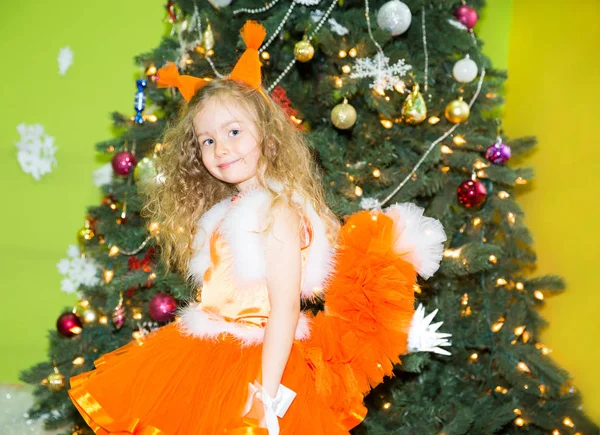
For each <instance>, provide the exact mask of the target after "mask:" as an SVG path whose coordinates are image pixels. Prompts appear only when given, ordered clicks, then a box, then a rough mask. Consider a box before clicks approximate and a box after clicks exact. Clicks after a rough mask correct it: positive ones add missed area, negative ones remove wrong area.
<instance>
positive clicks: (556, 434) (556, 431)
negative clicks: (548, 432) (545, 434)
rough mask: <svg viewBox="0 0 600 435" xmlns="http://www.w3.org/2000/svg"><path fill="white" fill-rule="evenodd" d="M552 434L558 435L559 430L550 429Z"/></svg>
mask: <svg viewBox="0 0 600 435" xmlns="http://www.w3.org/2000/svg"><path fill="white" fill-rule="evenodd" d="M552 435H560V431H559V430H558V429H554V430H553V431H552Z"/></svg>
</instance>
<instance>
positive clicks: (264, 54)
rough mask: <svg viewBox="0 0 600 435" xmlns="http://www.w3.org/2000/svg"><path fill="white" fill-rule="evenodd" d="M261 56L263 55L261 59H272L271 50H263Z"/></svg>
mask: <svg viewBox="0 0 600 435" xmlns="http://www.w3.org/2000/svg"><path fill="white" fill-rule="evenodd" d="M260 57H261V59H263V60H269V59H271V55H270V54H269V52H268V51H263V52H262V53H261V54H260Z"/></svg>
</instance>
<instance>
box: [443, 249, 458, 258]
mask: <svg viewBox="0 0 600 435" xmlns="http://www.w3.org/2000/svg"><path fill="white" fill-rule="evenodd" d="M461 249H462V248H459V249H445V250H444V257H447V258H458V257H460V251H461Z"/></svg>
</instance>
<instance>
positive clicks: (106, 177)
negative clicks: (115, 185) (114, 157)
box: [92, 162, 115, 187]
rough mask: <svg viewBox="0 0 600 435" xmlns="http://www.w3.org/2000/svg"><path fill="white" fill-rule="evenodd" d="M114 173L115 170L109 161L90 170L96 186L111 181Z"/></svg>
mask: <svg viewBox="0 0 600 435" xmlns="http://www.w3.org/2000/svg"><path fill="white" fill-rule="evenodd" d="M114 173H115V171H114V169H113V167H112V163H110V162H109V163H107V164H105V165H103V166H101V167H99V168H98V169H96V170H95V171H94V172H92V179H93V182H94V185H95V186H96V187H102V186H104V185H105V184H110V183H112V181H113V175H114Z"/></svg>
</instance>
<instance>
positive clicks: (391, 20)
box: [377, 0, 412, 36]
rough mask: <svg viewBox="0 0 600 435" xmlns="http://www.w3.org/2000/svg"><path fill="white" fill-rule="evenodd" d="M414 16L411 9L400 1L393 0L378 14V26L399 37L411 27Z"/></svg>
mask: <svg viewBox="0 0 600 435" xmlns="http://www.w3.org/2000/svg"><path fill="white" fill-rule="evenodd" d="M411 20H412V14H411V13H410V9H409V8H408V6H406V5H405V4H404V3H402V2H401V1H400V0H391V1H389V2H387V3H386V4H384V5H383V6H382V7H381V9H379V12H377V25H378V26H379V27H380V28H381V29H383V30H387V31H388V32H391V34H392V35H394V36H397V35H401V34H402V33H404V32H406V31H407V30H408V28H409V27H410V21H411Z"/></svg>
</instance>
